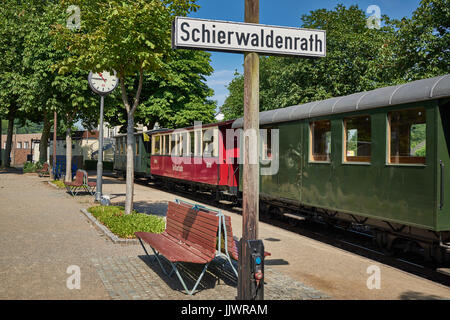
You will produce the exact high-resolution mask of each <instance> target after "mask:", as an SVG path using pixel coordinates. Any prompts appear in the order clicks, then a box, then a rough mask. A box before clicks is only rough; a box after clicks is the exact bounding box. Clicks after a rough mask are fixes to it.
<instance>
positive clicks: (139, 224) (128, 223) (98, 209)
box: [88, 206, 165, 239]
mask: <svg viewBox="0 0 450 320" xmlns="http://www.w3.org/2000/svg"><path fill="white" fill-rule="evenodd" d="M88 211H89V212H90V213H91V214H92V215H93V216H94V217H95V218H96V219H97V220H98V221H100V222H101V223H102V224H104V225H105V226H106V227H108V229H109V230H111V232H112V233H114V234H115V235H117V236H119V237H121V238H125V239H133V238H136V236H135V235H134V233H135V232H138V231H143V232H152V233H161V232H163V231H164V229H165V221H164V219H163V218H161V217H158V216H154V215H148V214H144V213H138V212H136V211H133V212H132V213H131V214H125V208H124V207H121V206H95V207H90V208H89V209H88Z"/></svg>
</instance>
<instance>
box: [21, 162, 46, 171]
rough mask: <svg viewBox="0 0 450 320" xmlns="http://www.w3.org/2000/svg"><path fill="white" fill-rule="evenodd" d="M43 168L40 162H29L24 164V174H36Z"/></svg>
mask: <svg viewBox="0 0 450 320" xmlns="http://www.w3.org/2000/svg"><path fill="white" fill-rule="evenodd" d="M41 168H42V165H41V164H40V163H39V162H37V163H33V162H29V161H28V162H25V163H24V164H23V173H29V172H36V170H38V169H41Z"/></svg>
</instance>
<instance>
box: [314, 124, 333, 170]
mask: <svg viewBox="0 0 450 320" xmlns="http://www.w3.org/2000/svg"><path fill="white" fill-rule="evenodd" d="M310 131H311V134H310V137H311V140H310V150H311V151H310V152H311V153H310V161H326V162H330V160H331V159H330V155H331V121H330V120H323V121H315V122H312V123H311V124H310Z"/></svg>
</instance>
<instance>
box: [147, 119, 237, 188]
mask: <svg viewBox="0 0 450 320" xmlns="http://www.w3.org/2000/svg"><path fill="white" fill-rule="evenodd" d="M232 123H233V121H224V122H219V123H213V124H208V125H203V126H193V127H187V128H181V129H175V130H165V131H160V132H158V133H155V134H153V135H152V150H151V174H152V177H153V178H154V179H156V180H161V181H165V182H167V183H169V184H170V183H175V184H180V185H181V184H182V185H191V186H195V187H198V188H200V189H209V190H210V191H215V193H214V195H215V196H218V195H219V191H226V193H232V194H236V193H237V191H238V182H239V165H238V161H237V158H238V156H239V149H238V144H237V142H236V141H237V138H236V137H234V135H233V131H228V134H232V135H233V137H234V138H233V139H231V140H230V142H229V143H228V146H227V139H226V137H227V130H232V129H231V124H232Z"/></svg>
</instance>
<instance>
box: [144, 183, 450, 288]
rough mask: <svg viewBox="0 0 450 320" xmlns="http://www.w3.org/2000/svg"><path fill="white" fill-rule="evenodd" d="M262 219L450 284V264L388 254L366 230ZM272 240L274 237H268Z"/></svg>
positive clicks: (202, 196) (204, 197) (231, 207)
mask: <svg viewBox="0 0 450 320" xmlns="http://www.w3.org/2000/svg"><path fill="white" fill-rule="evenodd" d="M136 183H138V184H141V185H144V186H148V187H151V188H155V189H158V190H161V191H166V192H170V193H172V194H177V195H180V196H182V197H184V198H188V199H190V200H192V201H197V202H201V203H203V204H205V205H208V206H211V207H215V208H219V209H224V210H227V211H232V212H235V213H238V214H242V210H241V208H239V207H237V206H236V205H235V204H233V203H229V202H224V201H220V202H217V201H215V200H214V199H212V198H213V197H212V196H211V194H208V193H201V192H199V193H192V192H186V191H183V190H181V189H178V188H176V189H172V190H167V188H165V187H163V186H161V185H158V184H156V183H152V182H150V183H149V182H148V181H147V180H145V181H144V180H136ZM292 219H295V220H296V221H295V220H294V221H295V223H293V222H292V221H293V220H292ZM260 221H262V222H265V223H269V224H271V225H274V226H277V227H279V228H283V229H285V230H289V231H291V232H294V233H297V234H299V235H302V236H306V237H308V238H311V239H314V240H317V241H320V242H322V243H326V244H328V245H331V246H334V247H336V248H339V249H342V250H345V251H348V252H351V253H355V254H358V255H360V256H363V257H366V258H368V259H371V260H374V261H378V262H380V263H382V264H384V265H388V266H390V267H393V268H396V269H399V270H402V271H404V272H407V273H410V274H414V275H416V276H418V277H421V278H425V279H428V280H430V281H434V282H437V283H439V284H442V285H445V286H450V266H436V265H435V264H434V263H433V262H428V261H424V259H423V256H421V255H419V254H414V253H410V252H407V253H404V252H395V254H394V255H393V254H392V253H387V252H384V251H383V250H381V249H380V248H378V247H377V246H376V244H375V243H374V241H373V236H372V235H371V234H369V233H366V232H361V231H358V230H352V229H344V228H341V227H338V226H330V225H328V224H325V223H323V222H322V223H321V222H316V221H308V220H305V219H302V218H299V219H298V218H295V217H290V215H289V214H288V215H285V217H284V218H283V219H279V218H273V217H270V216H268V215H263V216H260ZM265 241H270V239H265Z"/></svg>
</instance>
